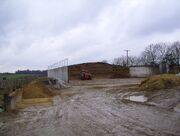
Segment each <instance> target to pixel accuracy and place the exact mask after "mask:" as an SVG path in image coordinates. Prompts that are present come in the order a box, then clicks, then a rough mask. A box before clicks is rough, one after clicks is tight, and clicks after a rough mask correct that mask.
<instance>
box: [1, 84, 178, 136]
mask: <svg viewBox="0 0 180 136" xmlns="http://www.w3.org/2000/svg"><path fill="white" fill-rule="evenodd" d="M103 89H104V88H102V90H98V89H94V90H92V89H89V86H84V87H79V89H78V87H75V88H74V90H75V92H78V93H76V94H75V95H74V96H71V97H65V98H60V97H55V98H54V105H53V106H50V107H40V106H37V107H31V108H26V109H24V110H22V111H20V112H19V114H18V115H17V116H16V117H15V118H13V119H9V120H6V121H5V122H4V124H3V129H0V130H1V131H0V135H2V136H12V135H17V136H21V135H23V136H30V135H33V136H52V135H53V136H58V135H62V136H84V135H85V136H92V135H98V136H106V135H107V136H139V135H144V136H154V135H157V136H169V135H172V136H178V134H180V130H179V128H180V127H179V126H180V115H179V113H176V112H173V111H169V110H166V109H162V108H158V107H156V106H149V105H147V104H146V103H144V104H140V103H134V102H127V103H126V102H124V101H123V100H122V99H120V98H121V97H120V98H118V97H119V96H118V95H119V94H118V92H117V93H116V92H113V93H112V94H109V93H107V92H106V91H103ZM108 89H111V88H108ZM72 90H73V88H72ZM105 90H106V89H105ZM121 93H122V95H124V93H128V92H123V91H122V92H121ZM117 96H118V97H117Z"/></svg>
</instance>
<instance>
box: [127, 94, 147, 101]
mask: <svg viewBox="0 0 180 136" xmlns="http://www.w3.org/2000/svg"><path fill="white" fill-rule="evenodd" d="M125 99H126V100H130V101H135V102H146V101H147V97H145V96H144V95H138V96H135V95H134V96H128V97H126V98H125Z"/></svg>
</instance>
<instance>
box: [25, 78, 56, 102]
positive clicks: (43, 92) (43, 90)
mask: <svg viewBox="0 0 180 136" xmlns="http://www.w3.org/2000/svg"><path fill="white" fill-rule="evenodd" d="M51 96H53V94H52V93H51V92H50V91H49V90H48V89H47V87H46V86H45V85H44V84H43V82H42V81H38V80H35V81H32V82H31V83H29V84H28V85H27V86H26V87H25V88H24V91H23V99H30V98H48V97H51Z"/></svg>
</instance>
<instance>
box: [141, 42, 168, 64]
mask: <svg viewBox="0 0 180 136" xmlns="http://www.w3.org/2000/svg"><path fill="white" fill-rule="evenodd" d="M167 49H168V48H167V45H166V43H157V44H151V45H149V46H147V47H146V48H145V51H144V52H143V53H142V55H141V61H142V63H143V64H144V65H155V64H160V63H161V62H162V61H163V60H164V57H165V56H166V53H167Z"/></svg>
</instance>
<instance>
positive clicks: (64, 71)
mask: <svg viewBox="0 0 180 136" xmlns="http://www.w3.org/2000/svg"><path fill="white" fill-rule="evenodd" d="M48 78H54V79H57V80H58V81H64V82H65V83H68V67H60V68H55V69H50V70H48Z"/></svg>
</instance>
